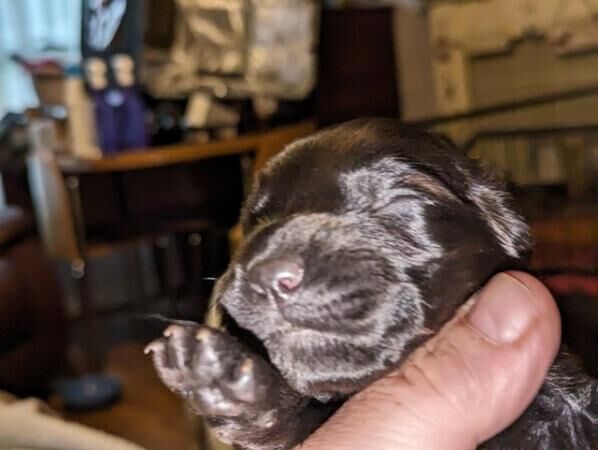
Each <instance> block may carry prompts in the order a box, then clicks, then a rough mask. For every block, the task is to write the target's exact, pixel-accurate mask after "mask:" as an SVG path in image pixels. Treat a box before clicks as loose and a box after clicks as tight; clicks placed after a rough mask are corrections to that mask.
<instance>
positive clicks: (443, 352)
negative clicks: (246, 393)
mask: <svg viewBox="0 0 598 450" xmlns="http://www.w3.org/2000/svg"><path fill="white" fill-rule="evenodd" d="M559 341H560V320H559V315H558V311H557V309H556V305H555V303H554V300H553V299H552V296H551V295H550V293H549V292H548V290H547V289H546V288H545V287H544V286H543V285H542V284H541V283H540V282H539V281H538V280H536V279H535V278H533V277H531V276H530V275H527V274H524V273H521V272H507V273H502V274H499V275H496V276H495V277H494V278H492V279H491V280H490V281H489V283H488V284H487V285H486V287H485V288H484V289H483V290H482V291H481V292H479V293H478V294H477V295H475V296H474V298H473V299H472V300H470V302H468V304H467V305H465V307H463V308H462V309H461V310H460V311H459V313H458V314H457V315H456V317H455V318H454V319H453V320H452V321H451V322H449V323H448V324H447V325H445V327H443V329H442V330H441V331H440V332H439V333H438V334H437V335H436V336H434V337H433V338H432V339H430V340H429V341H428V342H426V344H425V345H424V346H422V347H420V348H419V349H418V350H416V351H415V352H414V353H413V355H412V356H411V357H410V358H409V359H408V360H407V361H406V362H405V363H404V364H403V366H402V367H401V369H400V370H399V371H397V372H395V373H392V374H390V375H388V376H386V377H384V378H382V379H380V380H378V381H376V382H375V383H373V384H372V385H371V386H369V387H368V388H366V389H364V390H363V391H362V392H360V393H358V394H356V395H355V396H353V397H352V398H351V399H349V400H348V401H347V402H346V403H345V404H344V405H343V407H342V408H341V409H339V410H338V411H337V413H336V414H335V415H334V416H333V417H331V418H330V419H329V421H328V422H326V423H325V424H324V425H323V426H322V427H321V428H320V429H319V430H318V431H316V433H314V435H312V436H311V437H310V438H309V439H308V440H307V441H306V442H305V444H304V446H303V447H302V448H303V449H304V450H316V449H327V450H335V449H338V450H341V449H342V450H349V449H363V448H376V449H377V450H386V449H388V450H390V449H392V450H397V449H414V450H415V449H418V450H428V449H430V450H432V449H438V448H442V449H446V450H453V449H454V450H457V449H458V450H462V449H470V448H475V447H476V446H477V445H478V444H480V443H481V442H484V441H486V440H488V439H489V438H491V437H492V436H494V435H495V434H497V433H499V432H500V431H502V430H503V429H505V428H506V427H508V426H509V425H510V424H511V423H512V422H513V421H514V420H515V419H516V418H517V417H518V416H519V415H521V414H522V413H523V411H524V410H525V408H526V407H527V406H528V405H529V404H530V402H531V401H532V400H533V398H534V396H535V395H536V393H537V392H538V390H539V388H540V386H541V384H542V381H543V380H544V377H545V375H546V372H547V371H548V368H549V367H550V364H551V363H552V360H553V359H554V356H555V354H556V352H557V350H558V347H559Z"/></svg>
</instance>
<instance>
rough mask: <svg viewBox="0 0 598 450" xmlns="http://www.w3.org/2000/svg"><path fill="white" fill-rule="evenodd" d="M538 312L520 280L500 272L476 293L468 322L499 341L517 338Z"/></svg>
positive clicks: (505, 341)
mask: <svg viewBox="0 0 598 450" xmlns="http://www.w3.org/2000/svg"><path fill="white" fill-rule="evenodd" d="M537 314H538V311H537V309H536V306H535V304H534V301H533V299H532V296H531V293H530V291H529V290H528V288H527V287H526V286H525V285H524V284H523V283H522V282H521V281H519V280H517V279H516V278H514V277H512V276H511V275H508V274H506V273H501V274H498V275H496V276H495V277H493V278H492V279H491V280H490V281H489V282H488V284H487V285H486V286H485V287H484V289H482V291H481V292H480V294H479V298H478V301H477V303H476V304H475V305H474V307H473V310H472V312H471V314H470V316H469V323H470V324H471V325H472V326H473V327H474V328H476V329H477V330H478V331H479V332H480V333H482V334H483V335H484V336H486V337H487V338H488V339H490V340H492V341H494V342H496V343H498V344H510V343H513V342H515V341H517V340H518V339H519V338H520V337H521V336H522V335H523V334H525V332H526V330H527V329H528V328H529V327H530V325H531V323H532V322H533V321H534V319H535V318H536V316H537Z"/></svg>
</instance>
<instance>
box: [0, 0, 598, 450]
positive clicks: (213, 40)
mask: <svg viewBox="0 0 598 450" xmlns="http://www.w3.org/2000/svg"><path fill="white" fill-rule="evenodd" d="M597 74H598V0H427V1H424V0H394V1H391V0H387V1H384V0H380V1H374V0H361V1H359V0H353V1H351V0H345V1H343V0H336V1H334V0H328V1H316V0H19V1H16V0H12V1H10V0H5V1H0V418H1V420H0V423H4V426H2V425H0V444H2V443H3V439H5V440H6V439H8V438H7V437H6V436H8V435H9V434H10V435H11V436H12V437H11V439H20V438H18V437H17V438H15V435H16V434H18V433H14V431H15V429H16V428H15V427H24V425H23V424H24V423H27V421H32V422H31V423H32V424H35V423H37V422H36V420H39V417H38V416H39V415H40V414H41V415H44V417H46V414H47V411H48V408H51V411H52V413H51V414H52V416H51V417H55V415H58V416H59V417H61V418H60V419H59V418H54V419H52V420H54V422H53V424H54V425H53V426H55V429H56V430H57V431H56V436H53V435H48V436H45V437H44V439H45V440H43V442H41V441H35V442H33V441H32V442H33V443H32V442H29V441H26V439H33V438H32V437H31V433H26V434H28V435H29V437H22V439H25V440H23V441H22V442H21V441H18V443H20V444H23V445H25V444H27V445H34V444H35V445H37V446H38V448H44V447H43V446H44V445H45V446H46V447H52V448H95V449H101V448H111V449H120V448H146V449H149V450H153V449H155V450H178V449H181V450H182V449H185V450H187V449H198V450H203V449H209V448H212V447H213V446H215V445H217V444H214V443H213V442H212V440H211V438H210V437H209V435H207V434H206V432H205V431H204V430H203V427H202V426H201V423H200V422H199V421H198V420H197V419H194V418H192V416H191V415H190V414H189V413H188V412H187V411H186V410H185V409H184V406H183V405H182V404H181V402H180V401H179V400H178V399H177V398H175V397H174V396H173V395H171V394H170V393H169V392H168V391H167V390H166V389H165V388H164V387H163V386H162V385H161V383H160V382H159V380H157V378H156V375H155V374H154V372H153V368H152V367H151V364H150V362H149V360H148V359H147V358H146V357H144V356H143V354H142V349H143V346H144V344H145V343H147V342H148V341H149V340H151V339H152V338H154V337H156V336H158V335H159V333H160V332H161V329H162V328H164V323H165V322H164V320H165V318H176V319H184V320H196V321H202V320H204V319H205V318H206V317H208V319H207V320H215V319H214V315H213V314H212V311H209V307H208V299H209V296H210V292H211V289H212V286H213V284H214V280H215V279H216V278H217V277H218V276H219V275H220V274H221V273H222V272H223V271H224V270H225V268H226V265H227V263H228V259H229V257H230V255H231V253H232V252H234V249H235V248H236V246H237V245H238V243H239V241H240V240H241V239H242V236H241V233H240V231H239V229H238V227H237V220H238V215H239V210H240V207H241V204H242V201H243V198H244V196H245V195H246V193H247V191H248V189H249V187H250V186H251V182H252V178H253V175H254V173H255V172H256V171H257V170H259V169H260V167H262V166H263V164H264V163H265V162H266V161H267V160H268V159H269V158H270V157H271V156H273V155H274V154H276V153H277V152H278V151H280V150H281V149H282V148H283V147H284V145H286V144H287V143H289V142H291V141H292V140H294V139H296V138H299V137H301V136H305V135H307V134H309V133H311V132H313V131H314V130H316V129H318V128H320V127H323V126H327V125H331V124H334V123H338V122H342V121H345V120H349V119H352V118H357V117H364V116H386V117H396V118H397V120H402V121H405V122H410V123H414V124H417V125H420V126H422V127H426V128H429V129H432V130H435V131H437V132H440V133H443V134H445V135H446V136H448V137H450V138H451V139H452V140H454V141H455V143H456V144H457V145H458V146H459V147H460V148H461V149H462V151H463V152H466V153H468V154H469V155H471V156H472V157H474V158H477V159H479V160H480V161H481V163H482V164H483V165H484V166H485V167H487V168H488V169H489V170H491V171H493V172H495V173H497V174H498V175H499V176H500V177H502V178H503V179H504V180H505V182H506V183H507V185H508V187H509V189H510V190H511V191H512V192H513V194H514V195H515V196H516V198H517V200H518V204H519V205H520V208H521V211H522V213H523V214H524V215H525V216H526V217H527V219H528V220H529V222H530V224H531V226H532V230H533V236H534V239H535V243H536V245H535V252H534V255H533V257H532V271H533V272H534V273H535V274H537V275H538V276H540V277H541V278H542V279H543V280H544V282H545V283H546V284H547V285H548V286H549V288H550V289H551V290H552V291H553V293H554V294H555V296H556V298H557V300H558V302H559V306H560V308H561V312H562V315H563V324H564V329H565V333H566V335H567V338H568V340H569V344H570V346H571V347H572V348H573V349H574V350H575V351H576V352H578V353H580V354H581V356H582V358H583V362H584V364H585V366H586V368H587V369H588V370H589V371H590V372H591V373H592V374H594V376H596V374H597V373H598V368H597V361H596V357H595V355H596V354H597V353H598V351H597V343H598V277H597V275H598V273H597V269H598V75H597ZM31 396H33V397H34V398H37V399H40V400H43V401H44V402H45V403H44V405H46V406H43V407H42V406H40V405H42V404H41V403H38V402H33V403H27V404H26V405H25V406H23V401H22V400H19V399H20V398H26V397H31ZM47 405H49V407H48V406H47ZM40 410H44V411H46V412H43V413H39V411H40ZM11 424H12V425H11ZM17 424H20V425H17ZM3 427H4V428H3ZM32 427H33V425H32ZM31 429H35V428H34V427H33V428H31ZM3 432H4V433H5V434H3ZM9 432H10V433H9ZM11 433H12V434H11ZM75 435H77V436H81V439H83V440H87V441H86V442H87V445H88V446H87V447H83V446H77V445H75V444H72V443H71V444H67V443H65V442H68V440H69V439H72V438H73V436H75ZM40 439H41V438H40ZM7 442H8V441H7ZM7 442H4V443H7ZM11 442H12V443H13V444H14V442H17V441H10V442H8V443H11ZM90 443H93V444H90ZM69 445H70V446H69Z"/></svg>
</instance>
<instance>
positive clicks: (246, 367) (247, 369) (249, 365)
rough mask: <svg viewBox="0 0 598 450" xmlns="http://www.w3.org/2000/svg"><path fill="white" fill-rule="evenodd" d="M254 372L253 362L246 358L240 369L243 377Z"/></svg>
mask: <svg viewBox="0 0 598 450" xmlns="http://www.w3.org/2000/svg"><path fill="white" fill-rule="evenodd" d="M252 370H253V360H252V359H251V358H246V359H245V361H243V362H242V363H241V366H240V367H239V372H240V373H241V375H249V374H250V373H251V371H252Z"/></svg>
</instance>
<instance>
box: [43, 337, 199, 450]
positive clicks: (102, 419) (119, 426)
mask: <svg viewBox="0 0 598 450" xmlns="http://www.w3.org/2000/svg"><path fill="white" fill-rule="evenodd" d="M106 372H107V373H110V374H112V375H115V376H117V377H118V378H119V379H120V381H121V382H122V384H123V397H122V400H121V401H120V402H118V403H116V404H115V405H113V406H111V407H109V408H107V409H104V410H101V411H94V412H86V413H69V412H66V411H60V412H61V414H62V415H63V416H64V418H65V419H68V420H71V421H74V422H79V423H81V424H84V425H87V426H90V427H92V428H96V429H100V430H103V431H106V432H108V433H111V434H114V435H118V436H121V437H123V438H125V439H128V440H130V441H132V442H135V443H137V444H139V445H141V446H143V447H145V448H146V449H147V450H202V449H199V447H198V443H197V442H198V440H199V439H198V438H197V437H196V434H197V433H196V432H195V431H194V426H193V423H194V421H193V420H191V418H190V417H188V416H187V415H186V413H185V410H184V408H183V406H182V403H181V402H180V401H179V399H177V398H176V397H175V396H174V395H173V394H172V393H170V391H168V390H167V389H166V388H165V387H164V386H163V385H162V383H161V382H160V380H159V379H158V377H157V376H156V373H155V371H154V369H153V366H152V364H151V362H150V359H149V358H148V357H147V356H145V355H144V354H143V346H142V345H140V344H137V343H131V344H120V345H118V346H116V347H114V348H113V349H112V350H111V351H110V353H109V356H108V364H107V367H106ZM52 403H53V404H52V406H54V407H55V408H57V409H59V410H60V405H58V404H56V403H54V402H52Z"/></svg>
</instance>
